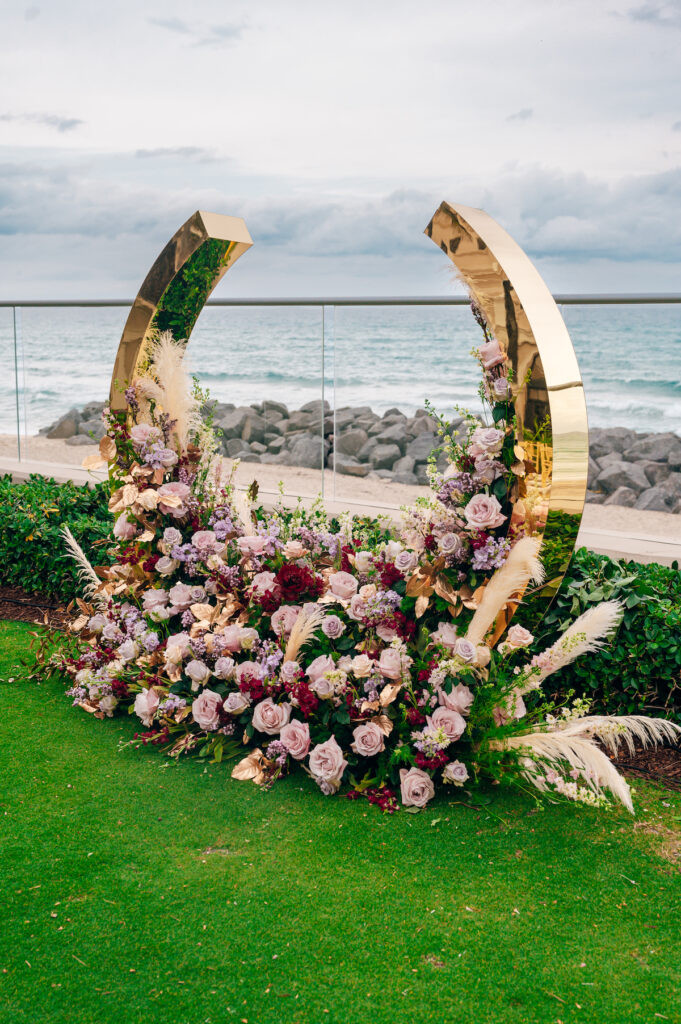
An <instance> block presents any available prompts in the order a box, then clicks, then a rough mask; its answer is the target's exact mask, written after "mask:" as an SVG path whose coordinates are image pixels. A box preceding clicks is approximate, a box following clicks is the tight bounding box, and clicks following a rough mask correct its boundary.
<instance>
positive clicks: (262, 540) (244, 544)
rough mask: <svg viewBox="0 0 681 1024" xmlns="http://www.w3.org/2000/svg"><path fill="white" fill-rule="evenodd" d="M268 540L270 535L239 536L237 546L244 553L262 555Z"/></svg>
mask: <svg viewBox="0 0 681 1024" xmlns="http://www.w3.org/2000/svg"><path fill="white" fill-rule="evenodd" d="M268 542H269V538H268V537H239V539H238V540H237V542H236V546H237V547H238V549H239V551H240V552H241V554H242V555H262V554H263V552H264V551H265V548H266V547H267V544H268Z"/></svg>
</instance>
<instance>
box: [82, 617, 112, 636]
mask: <svg viewBox="0 0 681 1024" xmlns="http://www.w3.org/2000/svg"><path fill="white" fill-rule="evenodd" d="M106 623H107V619H106V616H104V615H101V614H97V615H93V616H92V617H91V618H90V619H88V624H87V628H88V629H89V630H90V632H91V633H101V632H102V630H103V629H104V627H105V626H106Z"/></svg>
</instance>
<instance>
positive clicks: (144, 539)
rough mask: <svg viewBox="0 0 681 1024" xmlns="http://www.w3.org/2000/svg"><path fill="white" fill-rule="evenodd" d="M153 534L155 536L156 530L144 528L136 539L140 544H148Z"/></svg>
mask: <svg viewBox="0 0 681 1024" xmlns="http://www.w3.org/2000/svg"><path fill="white" fill-rule="evenodd" d="M155 536H156V531H155V530H145V531H144V533H141V534H140V536H139V538H138V539H139V541H140V543H141V544H148V543H149V541H150V540H153V539H154V537H155Z"/></svg>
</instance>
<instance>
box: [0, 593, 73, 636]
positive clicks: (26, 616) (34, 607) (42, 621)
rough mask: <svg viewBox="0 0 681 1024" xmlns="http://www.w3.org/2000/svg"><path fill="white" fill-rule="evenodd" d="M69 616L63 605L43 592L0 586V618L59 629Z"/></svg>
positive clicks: (64, 624)
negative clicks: (32, 592)
mask: <svg viewBox="0 0 681 1024" xmlns="http://www.w3.org/2000/svg"><path fill="white" fill-rule="evenodd" d="M70 618H71V616H70V615H69V614H68V613H67V611H66V606H65V605H61V604H59V603H58V602H57V601H55V600H54V599H53V598H50V597H45V595H44V594H29V593H27V592H26V591H25V590H23V589H22V588H21V587H0V619H5V620H6V621H10V622H34V623H36V624H39V625H41V626H52V627H53V628H55V629H60V628H63V627H64V626H66V624H67V623H68V621H69V619H70Z"/></svg>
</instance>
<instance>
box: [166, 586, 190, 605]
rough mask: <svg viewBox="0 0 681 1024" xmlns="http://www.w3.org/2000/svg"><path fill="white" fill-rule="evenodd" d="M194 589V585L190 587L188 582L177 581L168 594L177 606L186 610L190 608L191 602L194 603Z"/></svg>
mask: <svg viewBox="0 0 681 1024" xmlns="http://www.w3.org/2000/svg"><path fill="white" fill-rule="evenodd" d="M192 590H193V587H190V586H189V585H188V584H187V583H176V584H175V586H174V587H171V588H170V591H169V592H168V596H169V597H170V600H171V601H172V603H173V604H174V605H175V607H176V608H180V609H181V610H182V611H185V610H186V609H187V608H189V605H190V604H193V603H194V598H193V597H192Z"/></svg>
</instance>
